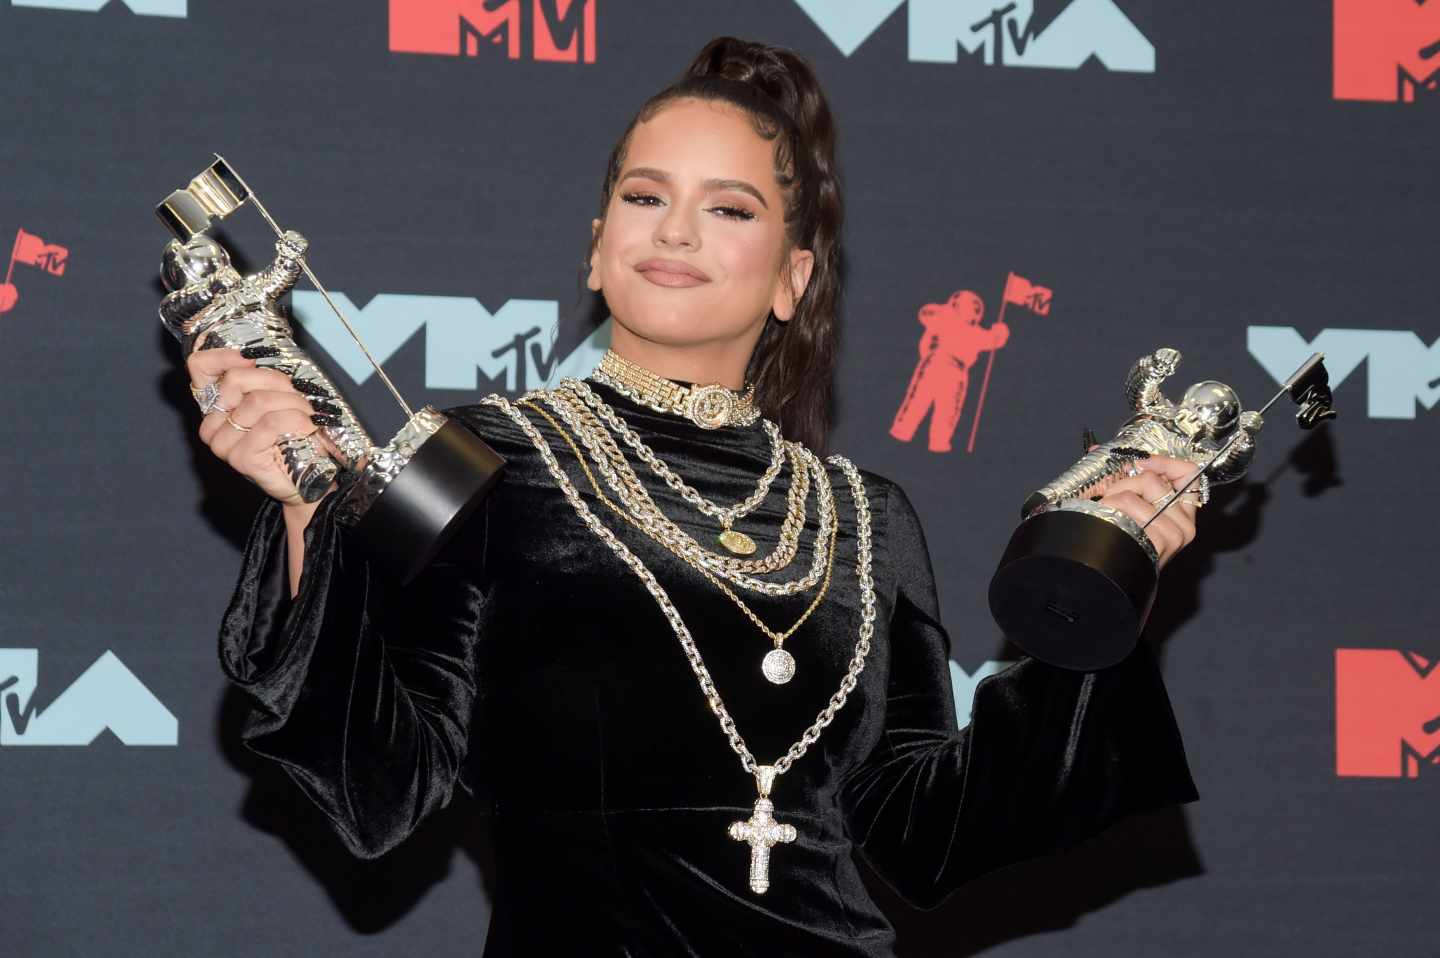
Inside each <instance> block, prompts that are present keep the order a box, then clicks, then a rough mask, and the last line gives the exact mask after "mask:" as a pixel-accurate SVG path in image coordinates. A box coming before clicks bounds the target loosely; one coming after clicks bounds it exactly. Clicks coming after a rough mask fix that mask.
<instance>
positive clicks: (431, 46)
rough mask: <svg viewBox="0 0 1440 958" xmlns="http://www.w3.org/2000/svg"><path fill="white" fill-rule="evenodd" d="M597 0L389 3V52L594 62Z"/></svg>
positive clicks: (405, 0)
mask: <svg viewBox="0 0 1440 958" xmlns="http://www.w3.org/2000/svg"><path fill="white" fill-rule="evenodd" d="M597 2H598V0H390V50H391V52H393V53H434V54H440V55H442V56H452V57H454V56H463V57H482V56H490V55H500V56H503V57H505V58H506V59H510V60H520V59H525V58H526V57H529V58H530V59H533V60H548V61H557V62H565V63H594V62H595V5H596V3H597Z"/></svg>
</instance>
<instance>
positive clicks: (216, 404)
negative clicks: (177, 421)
mask: <svg viewBox="0 0 1440 958" xmlns="http://www.w3.org/2000/svg"><path fill="white" fill-rule="evenodd" d="M190 395H191V396H194V397H195V403H196V404H197V405H198V406H199V407H200V414H201V415H204V416H208V415H210V414H211V413H212V412H225V413H228V412H229V411H230V410H229V409H226V408H225V407H224V406H222V405H220V382H219V380H216V381H215V382H213V383H206V384H205V385H203V386H201V387H200V388H199V389H196V388H195V384H194V383H191V384H190Z"/></svg>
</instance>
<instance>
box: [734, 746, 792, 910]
mask: <svg viewBox="0 0 1440 958" xmlns="http://www.w3.org/2000/svg"><path fill="white" fill-rule="evenodd" d="M755 781H756V784H757V785H758V786H759V789H760V797H759V798H757V799H756V800H755V811H754V812H753V813H751V815H750V818H749V819H748V820H746V821H743V822H731V823H730V837H731V838H733V839H734V840H735V841H737V842H748V843H749V844H750V890H751V891H753V892H755V893H756V894H757V895H763V894H764V893H765V891H766V889H768V888H769V887H770V848H771V846H773V845H776V844H778V843H780V842H793V841H794V840H795V826H794V825H783V824H781V823H780V822H777V821H775V804H774V803H773V802H771V801H770V786H771V785H772V784H773V783H774V781H775V769H774V767H772V766H770V765H761V766H758V767H757V768H756V769H755Z"/></svg>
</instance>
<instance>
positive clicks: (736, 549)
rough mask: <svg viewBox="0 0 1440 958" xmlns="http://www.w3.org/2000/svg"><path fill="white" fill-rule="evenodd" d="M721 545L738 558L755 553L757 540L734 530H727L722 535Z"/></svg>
mask: <svg viewBox="0 0 1440 958" xmlns="http://www.w3.org/2000/svg"><path fill="white" fill-rule="evenodd" d="M720 544H721V545H722V546H724V547H725V548H727V549H729V550H730V551H731V552H733V553H735V554H736V555H737V556H748V555H752V554H753V553H754V552H755V540H754V539H752V538H750V537H749V536H747V535H746V534H745V533H743V532H736V531H735V530H734V529H726V530H725V531H724V532H722V533H720Z"/></svg>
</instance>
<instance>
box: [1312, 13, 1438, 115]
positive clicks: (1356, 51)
mask: <svg viewBox="0 0 1440 958" xmlns="http://www.w3.org/2000/svg"><path fill="white" fill-rule="evenodd" d="M1437 93H1440V2H1436V0H1429V2H1426V0H1335V99H1337V100H1371V101H1374V102H1379V103H1413V102H1415V100H1416V99H1418V98H1428V97H1429V96H1432V95H1434V94H1437Z"/></svg>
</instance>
